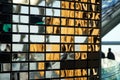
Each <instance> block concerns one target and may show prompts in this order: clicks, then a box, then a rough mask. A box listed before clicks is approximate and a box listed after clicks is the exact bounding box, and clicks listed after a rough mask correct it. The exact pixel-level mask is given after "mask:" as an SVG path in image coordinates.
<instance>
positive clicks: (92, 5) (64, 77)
mask: <svg viewBox="0 0 120 80" xmlns="http://www.w3.org/2000/svg"><path fill="white" fill-rule="evenodd" d="M100 5H101V1H100V0H5V1H4V0H2V1H0V6H1V7H2V10H1V13H2V14H0V21H1V22H0V26H1V32H0V37H1V38H0V80H44V79H45V80H46V79H48V80H99V79H100V53H99V52H100V49H101V47H100V42H101V39H100V28H101V27H100V26H101V25H100V12H101V11H100V8H101V7H100Z"/></svg>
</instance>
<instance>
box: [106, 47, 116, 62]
mask: <svg viewBox="0 0 120 80" xmlns="http://www.w3.org/2000/svg"><path fill="white" fill-rule="evenodd" d="M107 58H108V59H112V60H115V56H114V54H113V53H112V52H111V48H109V49H108V54H107Z"/></svg>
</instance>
